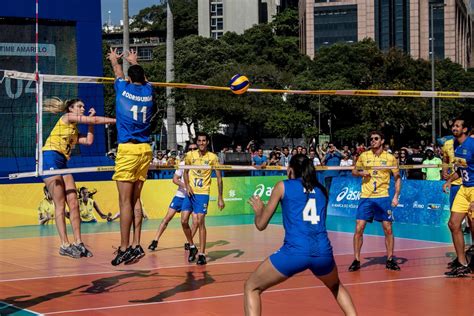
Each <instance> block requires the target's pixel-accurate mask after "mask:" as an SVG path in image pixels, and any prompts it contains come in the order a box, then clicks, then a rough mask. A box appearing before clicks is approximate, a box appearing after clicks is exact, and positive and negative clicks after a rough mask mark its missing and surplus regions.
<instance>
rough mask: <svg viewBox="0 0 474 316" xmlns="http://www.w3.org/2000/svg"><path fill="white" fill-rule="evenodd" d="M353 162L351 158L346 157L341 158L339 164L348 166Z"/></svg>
mask: <svg viewBox="0 0 474 316" xmlns="http://www.w3.org/2000/svg"><path fill="white" fill-rule="evenodd" d="M353 164H354V163H353V161H352V159H347V160H344V159H342V160H341V163H340V165H339V166H341V167H348V166H352V165H353Z"/></svg>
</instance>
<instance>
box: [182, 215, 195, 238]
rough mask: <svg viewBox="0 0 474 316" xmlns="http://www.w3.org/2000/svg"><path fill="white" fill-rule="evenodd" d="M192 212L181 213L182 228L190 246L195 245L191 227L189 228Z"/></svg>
mask: <svg viewBox="0 0 474 316" xmlns="http://www.w3.org/2000/svg"><path fill="white" fill-rule="evenodd" d="M190 215H191V211H181V226H182V227H183V232H184V235H185V236H186V239H187V240H188V243H189V244H190V245H194V242H193V235H192V234H191V227H189V216H190Z"/></svg>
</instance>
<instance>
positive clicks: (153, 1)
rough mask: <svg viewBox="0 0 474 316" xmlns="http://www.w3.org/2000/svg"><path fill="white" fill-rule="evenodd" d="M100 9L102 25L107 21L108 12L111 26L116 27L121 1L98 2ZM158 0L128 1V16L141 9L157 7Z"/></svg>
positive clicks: (103, 0)
mask: <svg viewBox="0 0 474 316" xmlns="http://www.w3.org/2000/svg"><path fill="white" fill-rule="evenodd" d="M100 1H101V7H102V24H104V23H107V21H108V19H109V15H108V11H111V12H110V17H111V19H112V24H114V25H118V24H119V22H120V20H122V5H123V1H122V0H100ZM160 2H161V1H160V0H128V10H129V14H130V16H134V15H136V14H137V13H138V12H139V11H140V10H141V9H143V8H146V7H151V6H152V5H157V4H159V3H160Z"/></svg>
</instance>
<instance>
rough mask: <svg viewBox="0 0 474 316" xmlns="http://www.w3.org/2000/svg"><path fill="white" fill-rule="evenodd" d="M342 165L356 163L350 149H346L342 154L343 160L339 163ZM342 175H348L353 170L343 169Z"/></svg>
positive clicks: (347, 165)
mask: <svg viewBox="0 0 474 316" xmlns="http://www.w3.org/2000/svg"><path fill="white" fill-rule="evenodd" d="M339 165H340V166H341V167H350V166H353V165H354V162H353V161H352V159H351V153H350V152H349V151H344V152H343V154H342V160H341V163H340V164H339ZM340 175H341V176H343V177H347V176H349V175H351V170H341V172H340Z"/></svg>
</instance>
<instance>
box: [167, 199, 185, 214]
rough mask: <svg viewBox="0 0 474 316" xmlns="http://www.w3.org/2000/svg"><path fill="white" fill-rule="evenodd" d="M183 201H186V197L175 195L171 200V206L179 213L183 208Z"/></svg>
mask: <svg viewBox="0 0 474 316" xmlns="http://www.w3.org/2000/svg"><path fill="white" fill-rule="evenodd" d="M183 201H184V198H182V197H179V196H175V197H174V198H173V199H172V200H171V203H170V206H169V208H172V209H173V210H175V211H176V212H178V213H179V212H181V210H182V209H183Z"/></svg>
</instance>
